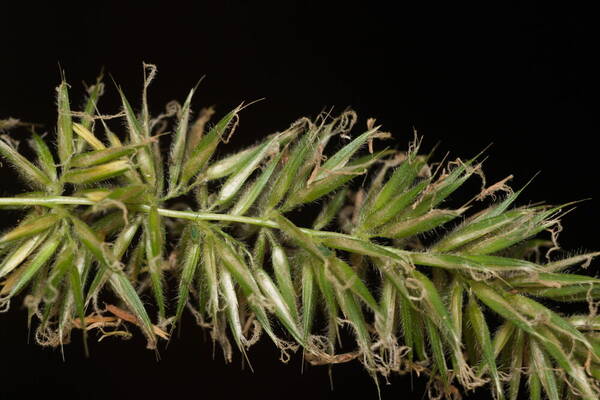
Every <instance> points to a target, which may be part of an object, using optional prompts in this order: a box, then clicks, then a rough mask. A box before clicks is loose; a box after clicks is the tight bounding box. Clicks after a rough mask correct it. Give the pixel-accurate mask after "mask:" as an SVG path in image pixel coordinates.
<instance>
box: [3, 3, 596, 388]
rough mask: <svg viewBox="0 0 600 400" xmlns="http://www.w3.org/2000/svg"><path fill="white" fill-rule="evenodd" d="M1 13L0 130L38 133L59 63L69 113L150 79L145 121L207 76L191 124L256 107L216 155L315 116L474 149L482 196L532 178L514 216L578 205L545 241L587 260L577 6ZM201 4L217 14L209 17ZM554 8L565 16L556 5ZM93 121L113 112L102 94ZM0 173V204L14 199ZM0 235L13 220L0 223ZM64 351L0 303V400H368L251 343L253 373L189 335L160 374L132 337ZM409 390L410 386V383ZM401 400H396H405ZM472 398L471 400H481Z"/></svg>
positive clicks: (338, 372)
mask: <svg viewBox="0 0 600 400" xmlns="http://www.w3.org/2000/svg"><path fill="white" fill-rule="evenodd" d="M20 3H21V6H22V7H19V8H18V9H16V8H13V6H10V7H9V6H7V5H4V4H3V5H2V6H1V7H2V8H1V9H0V21H1V23H0V118H6V117H9V116H12V117H18V118H20V119H22V120H25V121H30V122H37V123H41V124H44V126H45V127H46V129H47V130H48V131H52V129H53V128H52V126H53V124H54V123H55V110H54V87H55V86H56V85H57V84H58V82H59V79H60V75H59V63H60V66H61V67H62V68H63V69H64V70H65V72H66V76H67V79H68V81H69V82H70V83H71V85H72V87H73V94H72V99H75V102H76V101H77V100H76V99H78V98H81V97H79V96H78V95H77V94H79V95H82V94H83V89H82V87H83V86H82V85H81V82H82V81H86V82H89V83H91V82H93V80H94V79H95V76H96V75H97V73H98V72H99V70H100V68H101V67H104V68H105V71H107V72H109V73H110V74H112V76H113V77H114V79H115V80H116V81H117V82H118V83H119V84H121V85H122V86H123V87H124V88H125V90H126V93H127V94H128V96H129V97H130V98H135V96H137V95H138V94H139V93H140V90H141V80H142V68H141V64H142V61H145V62H150V63H154V64H156V65H157V66H158V68H159V74H158V79H157V80H156V81H155V82H154V83H153V85H152V87H151V90H150V98H151V100H150V103H151V108H152V111H154V112H155V113H156V112H160V111H161V110H162V106H163V105H164V104H165V103H166V102H167V101H169V100H171V99H178V100H180V101H181V100H183V99H184V97H185V96H186V94H187V91H188V90H189V89H190V88H191V87H192V86H193V85H194V84H195V83H196V82H197V80H198V79H199V78H200V77H201V76H203V75H206V79H205V80H204V81H203V82H202V84H201V86H200V89H199V91H198V92H197V93H198V94H197V97H196V98H195V101H194V109H195V110H198V109H199V108H200V107H201V106H208V105H216V107H217V110H218V112H220V113H221V114H220V115H222V113H223V112H224V111H226V110H228V109H231V108H232V107H233V106H235V105H237V104H239V103H240V102H241V101H248V100H254V99H258V98H263V97H265V98H266V100H264V101H262V102H260V103H258V104H256V105H254V106H252V107H251V108H250V109H247V110H245V111H244V112H243V114H242V119H241V126H240V129H239V130H238V132H237V133H236V135H235V137H234V139H233V140H232V143H231V146H232V148H235V147H239V146H242V145H245V144H248V143H251V142H253V141H254V140H255V139H257V138H260V137H262V136H263V135H266V134H268V133H272V132H274V131H277V130H279V129H283V128H285V127H286V126H287V125H288V124H289V123H290V122H291V121H293V120H295V119H296V118H298V117H300V116H304V115H308V116H313V117H314V116H316V115H317V114H318V113H319V112H320V111H321V110H322V109H323V108H324V107H330V106H335V109H336V110H338V111H341V110H343V109H344V108H345V107H347V106H351V107H353V108H354V109H355V110H356V111H357V112H358V113H359V116H360V117H361V122H360V124H363V126H364V123H365V121H366V119H367V118H368V117H376V118H377V120H378V122H379V123H381V124H383V126H384V128H386V129H387V130H390V131H392V132H393V134H394V138H395V139H394V140H396V141H397V143H398V144H399V145H400V147H405V146H406V143H407V142H408V140H409V139H410V138H411V137H412V128H413V127H414V128H416V129H417V130H418V132H419V133H420V134H422V135H424V136H425V141H424V143H425V144H424V146H425V148H426V149H430V148H431V147H432V146H433V145H434V144H435V143H437V142H438V141H440V142H441V145H440V149H441V150H440V151H439V152H438V155H439V156H440V157H441V155H443V154H444V153H445V152H446V151H448V152H450V155H451V156H454V157H456V156H459V157H463V158H467V157H469V156H472V155H474V154H476V153H478V152H479V151H481V150H482V149H483V148H484V147H486V146H487V145H488V144H490V143H493V146H492V147H491V148H490V149H489V150H488V151H487V154H488V156H489V157H488V159H487V161H486V162H485V170H486V173H487V176H488V179H489V181H490V182H491V181H495V180H499V179H501V178H503V177H505V176H507V175H509V174H515V178H514V180H513V184H514V186H515V187H520V186H522V185H523V184H524V183H525V182H527V181H528V180H529V179H530V178H531V177H532V176H533V175H534V174H535V173H536V172H538V171H541V174H540V175H539V176H538V177H537V178H536V179H535V181H534V182H533V184H532V185H531V186H530V187H529V188H528V189H527V191H526V192H525V194H524V195H523V197H522V199H521V202H522V203H524V202H528V201H540V200H545V201H547V202H549V203H553V204H557V203H562V202H566V201H570V200H578V199H584V198H588V197H592V200H591V201H587V202H584V203H582V204H580V205H579V206H578V207H577V210H576V211H575V212H573V213H571V214H569V215H567V216H566V217H565V218H564V220H563V222H564V225H565V230H564V232H563V233H562V236H561V244H562V245H563V246H564V247H565V248H567V249H570V250H574V251H577V250H582V249H598V248H599V247H600V246H599V245H598V243H597V242H598V240H597V233H596V231H595V229H594V228H595V226H597V221H598V217H599V214H600V211H599V210H600V207H599V203H598V200H596V199H594V198H593V197H594V196H596V194H597V193H598V181H599V180H598V173H597V171H598V168H597V162H598V155H597V153H598V151H597V147H596V146H595V145H593V144H592V143H593V139H594V137H595V136H596V135H597V133H598V119H597V116H596V114H597V111H596V110H597V107H596V106H597V103H596V102H595V101H593V100H595V99H594V98H595V97H596V93H597V85H595V83H596V82H595V75H596V74H597V71H598V70H599V69H598V64H597V63H595V62H594V61H595V57H596V53H597V50H598V46H597V40H596V39H595V38H594V37H595V34H596V33H597V32H595V27H594V25H595V21H594V20H593V13H592V12H591V10H589V9H585V8H578V6H577V5H576V3H575V2H572V3H571V2H569V4H570V5H569V6H565V5H562V6H560V7H558V6H557V7H551V6H548V5H544V6H542V5H534V4H530V3H524V2H518V3H515V4H510V3H508V2H497V3H495V4H494V3H493V2H492V3H488V2H486V4H488V5H487V6H485V7H482V6H480V5H474V4H469V5H466V4H464V5H456V4H452V5H446V6H440V5H438V4H433V3H425V2H423V3H420V4H421V5H420V6H419V7H404V6H400V7H394V8H393V7H391V6H390V5H387V4H386V3H387V2H386V3H384V2H381V3H376V2H369V3H366V2H365V3H362V4H361V3H358V4H354V3H352V4H351V3H343V4H339V5H333V4H331V3H328V4H327V5H325V4H321V3H320V2H298V3H293V2H282V4H278V5H274V4H268V5H267V4H263V3H261V4H251V3H250V2H248V3H242V4H234V3H230V2H217V1H215V2H211V3H212V4H203V3H202V2H196V4H195V5H194V6H192V5H191V3H184V2H176V1H170V2H162V3H159V4H156V5H153V4H145V3H142V4H137V5H136V4H133V2H131V4H130V3H126V2H121V3H120V4H119V3H117V4H110V2H97V3H94V2H81V3H80V4H72V5H66V4H59V2H53V3H55V4H52V5H43V6H40V5H39V4H36V3H33V2H31V3H29V4H27V3H28V2H20ZM217 3H218V4H219V5H217ZM565 7H566V8H565ZM109 88H110V89H109V90H108V94H107V96H106V98H104V99H103V100H102V102H101V108H102V109H103V110H104V112H107V113H109V112H116V111H118V105H117V97H116V93H115V90H114V89H113V88H111V87H110V85H109ZM12 176H13V175H12V173H11V171H10V169H9V168H8V167H7V166H2V167H0V179H2V184H1V185H0V196H9V195H11V194H13V193H15V192H16V191H18V190H20V189H19V187H18V186H16V184H15V183H14V181H13V178H12ZM2 218H3V219H2V220H3V221H5V222H12V221H8V220H7V219H5V217H2ZM74 339H75V340H74V343H73V344H71V345H69V346H66V347H65V349H64V353H65V359H66V361H63V360H62V357H61V353H60V351H59V350H54V349H44V348H40V347H39V346H37V345H35V344H33V343H27V327H26V318H25V313H24V312H23V310H19V307H18V306H17V305H13V308H12V309H11V310H10V312H8V313H7V314H3V315H1V316H0V398H2V399H4V398H7V399H9V398H16V396H17V395H18V396H22V395H23V394H25V393H28V394H39V395H43V396H44V397H47V396H51V395H55V394H56V395H59V396H60V397H61V398H82V399H100V398H107V396H108V398H125V397H127V396H139V397H140V398H152V399H153V398H156V399H165V398H186V399H189V398H229V397H233V396H243V398H251V399H253V398H267V399H270V398H273V399H275V398H311V399H320V398H354V397H356V396H358V395H359V394H362V395H364V396H365V397H364V398H376V396H377V394H376V391H375V389H374V386H373V384H372V383H371V381H370V379H369V378H368V376H367V375H366V373H364V371H362V370H361V368H360V367H359V366H358V365H355V364H349V365H343V366H336V367H335V368H334V369H333V382H334V387H335V390H334V391H333V392H332V391H330V389H329V377H328V371H327V369H326V368H310V369H305V371H304V373H303V374H301V372H300V362H299V357H296V358H294V359H293V361H292V362H290V363H289V364H287V365H283V364H281V363H280V362H279V361H278V357H279V354H278V352H276V351H274V350H273V349H272V346H271V345H270V344H269V343H266V341H263V343H261V344H259V345H258V346H257V347H255V348H253V349H252V350H251V352H250V357H251V360H252V361H253V366H254V373H251V372H250V371H249V370H248V369H247V368H246V369H245V370H242V368H241V363H240V359H239V357H238V358H236V359H235V361H234V363H233V364H232V365H224V363H223V362H222V357H221V355H220V353H219V352H218V351H217V352H216V356H215V359H214V360H213V358H212V348H211V345H210V342H209V340H208V339H207V338H206V337H204V335H203V333H202V331H201V330H200V329H199V328H195V327H194V326H193V324H192V321H191V320H186V322H185V326H184V329H183V330H182V332H181V336H180V338H179V339H177V340H173V341H171V344H170V345H169V348H168V349H162V350H161V352H160V354H161V360H160V361H159V362H157V361H156V358H155V354H154V353H152V352H150V351H147V350H145V349H144V343H143V340H142V339H132V340H131V341H130V342H120V341H117V340H114V339H113V340H110V339H109V340H107V341H106V342H102V343H99V344H93V345H92V346H91V351H92V357H91V358H90V359H86V358H84V356H83V352H82V348H81V347H82V346H81V345H80V342H79V341H78V337H75V338H74ZM411 381H412V383H411ZM423 387H424V382H423V381H422V380H419V379H417V378H416V377H413V378H412V379H411V378H410V377H405V378H394V379H392V385H391V386H386V385H383V386H382V397H383V398H384V399H392V398H398V397H402V398H406V397H410V396H412V397H414V398H422V391H423ZM411 391H412V392H411ZM488 395H489V394H488V393H487V392H485V391H481V392H478V393H476V394H475V395H474V396H472V397H477V396H479V397H481V398H487V397H488Z"/></svg>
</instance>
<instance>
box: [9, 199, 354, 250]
mask: <svg viewBox="0 0 600 400" xmlns="http://www.w3.org/2000/svg"><path fill="white" fill-rule="evenodd" d="M99 203H100V201H93V200H90V199H87V198H85V197H71V196H48V197H0V207H1V206H43V207H53V206H58V205H75V206H94V205H96V204H99ZM134 208H135V209H136V210H139V211H142V212H148V211H150V206H147V205H143V204H142V205H135V207H134ZM158 213H159V214H160V215H162V216H163V217H169V218H179V219H187V220H190V221H223V222H238V223H241V224H249V225H256V226H263V227H265V228H273V229H280V226H279V224H277V222H275V221H272V220H269V219H265V218H257V217H244V216H238V215H230V214H219V213H204V212H194V211H176V210H169V209H166V208H159V209H158ZM300 230H301V231H302V232H303V233H305V234H308V235H311V236H316V237H329V238H334V237H337V238H344V239H352V240H356V236H352V235H346V234H343V233H339V232H331V231H320V230H315V229H308V228H300Z"/></svg>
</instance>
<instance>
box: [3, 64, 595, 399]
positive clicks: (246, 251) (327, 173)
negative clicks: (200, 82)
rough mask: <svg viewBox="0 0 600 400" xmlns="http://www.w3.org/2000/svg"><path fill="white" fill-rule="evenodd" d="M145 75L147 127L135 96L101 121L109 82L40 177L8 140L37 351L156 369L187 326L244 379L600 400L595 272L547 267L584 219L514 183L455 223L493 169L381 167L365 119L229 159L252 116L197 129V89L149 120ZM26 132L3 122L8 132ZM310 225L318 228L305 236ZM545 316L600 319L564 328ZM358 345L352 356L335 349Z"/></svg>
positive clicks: (340, 120)
mask: <svg viewBox="0 0 600 400" xmlns="http://www.w3.org/2000/svg"><path fill="white" fill-rule="evenodd" d="M144 71H145V73H147V76H145V82H144V90H143V98H142V102H141V109H140V110H139V112H135V108H134V106H133V105H132V104H131V103H130V102H129V101H128V100H127V98H126V97H125V95H124V93H123V92H122V90H121V89H120V88H118V91H119V94H120V97H121V102H122V113H121V115H120V116H121V117H122V119H123V124H122V125H121V126H120V127H119V130H118V131H117V132H113V131H112V130H111V128H109V123H110V124H111V125H112V124H113V121H109V119H114V116H103V115H100V114H99V113H98V107H97V104H98V101H99V99H100V97H101V95H102V93H103V90H104V84H103V83H102V81H101V80H100V79H99V80H98V81H97V82H96V84H95V85H93V86H91V87H90V88H89V89H88V96H87V99H86V101H85V103H84V106H83V109H82V110H74V109H73V103H72V101H71V100H70V98H69V86H68V85H67V83H66V82H65V81H63V82H61V84H60V85H59V86H58V88H57V106H58V119H57V127H56V135H57V136H56V139H55V140H48V139H47V138H43V137H41V136H39V135H38V134H36V133H35V132H33V131H34V129H31V130H32V132H31V136H30V137H31V139H30V141H29V144H30V145H31V147H32V150H33V155H34V157H33V158H31V159H30V158H27V157H24V156H23V155H21V153H20V152H19V151H18V149H17V144H16V142H15V141H14V139H12V138H11V136H9V134H8V133H5V134H4V135H2V137H1V139H0V155H1V156H2V157H3V158H4V160H6V161H8V163H9V164H11V165H12V166H13V167H14V170H15V172H16V173H17V174H18V175H19V176H20V177H22V178H23V179H24V180H25V182H26V183H27V185H28V186H29V187H30V188H31V191H30V192H26V193H20V194H18V195H15V196H14V197H7V198H0V208H12V209H18V210H22V213H23V218H22V220H21V221H20V222H19V224H18V225H17V226H16V227H14V228H12V229H9V230H7V231H6V232H4V233H3V234H2V235H1V236H0V278H2V279H3V281H2V282H1V283H0V285H1V286H0V287H1V289H0V307H2V308H3V309H5V310H6V309H8V307H9V305H10V302H11V301H13V300H14V299H15V298H16V297H17V296H18V295H20V294H21V293H22V292H24V291H25V290H28V294H27V295H26V296H25V297H24V299H25V305H26V307H27V309H28V313H29V318H30V320H33V319H35V320H36V321H37V323H36V325H35V338H36V340H37V342H38V343H39V344H42V345H49V346H61V345H63V344H65V343H67V342H68V341H69V338H70V334H71V331H72V330H73V329H79V330H82V331H83V332H84V341H85V340H88V339H87V335H88V334H89V333H90V332H97V333H98V334H99V335H101V336H100V338H101V339H102V338H104V337H106V336H115V335H116V336H119V335H121V336H129V335H131V332H130V331H137V330H139V331H141V333H142V334H143V335H144V336H145V337H146V339H147V343H148V347H149V348H152V349H155V348H156V347H157V345H158V344H159V342H160V341H168V340H170V333H171V332H172V331H173V329H175V327H176V326H177V324H178V323H179V322H180V319H181V317H182V315H183V313H184V312H190V313H191V314H192V315H193V316H194V318H195V320H196V321H197V323H198V324H199V325H201V326H202V327H205V328H206V329H208V330H209V331H210V335H211V338H212V340H213V341H214V342H215V343H218V344H219V345H220V346H221V348H222V350H223V354H224V357H225V359H226V360H227V361H230V360H231V359H232V356H233V351H234V349H237V350H239V351H240V352H241V353H242V354H243V355H244V356H245V357H247V355H246V351H247V350H248V348H249V347H250V346H252V345H253V344H254V343H256V341H257V340H258V338H259V337H260V336H261V334H263V335H266V336H267V337H268V339H269V340H271V341H272V342H273V343H274V345H275V346H277V347H278V348H279V349H280V350H281V352H282V358H283V359H284V360H286V359H287V358H288V357H290V356H291V354H292V353H293V352H296V351H301V353H302V356H303V358H304V360H305V361H306V362H307V363H310V364H313V365H323V364H336V363H340V362H348V361H352V360H356V361H358V362H361V363H362V364H363V365H364V367H365V369H366V371H367V372H368V373H369V374H370V375H371V376H372V377H373V379H374V380H375V381H376V382H378V381H379V380H380V379H382V378H384V379H387V378H388V377H389V376H391V375H393V374H405V373H412V372H416V373H418V374H426V375H428V376H429V378H430V381H429V388H430V393H429V394H430V396H436V395H442V396H446V397H458V396H459V393H460V392H467V391H470V390H474V389H475V388H477V387H480V386H484V385H489V387H490V389H491V390H492V392H493V394H494V396H495V397H497V398H510V399H516V398H517V396H518V394H519V391H520V389H521V388H522V387H524V385H523V384H522V382H526V386H528V388H529V394H530V396H531V398H533V399H535V398H540V396H542V393H545V395H546V396H547V397H548V398H550V399H553V400H554V399H556V400H558V399H562V398H585V399H596V398H597V396H598V393H599V380H600V317H599V316H597V315H596V309H597V304H598V303H596V302H597V300H598V298H600V280H598V279H596V278H593V277H590V276H588V275H578V274H574V273H570V272H569V273H567V272H566V270H567V269H569V268H571V267H573V266H576V265H578V264H584V266H587V265H588V264H589V262H590V260H591V259H592V258H593V257H594V256H596V255H597V253H588V254H581V255H576V256H571V257H567V258H557V257H556V256H555V255H554V256H553V255H552V254H551V253H553V254H557V253H556V250H557V248H556V240H555V236H556V235H555V233H556V231H557V229H558V226H559V220H560V217H561V215H562V214H564V212H565V211H566V210H567V209H568V208H569V207H570V206H571V204H565V205H561V206H557V207H552V206H547V205H543V204H541V205H540V204H536V205H531V206H515V202H516V200H517V198H518V197H519V195H520V194H521V192H522V190H523V189H521V190H518V191H513V190H512V189H511V188H510V187H509V186H508V185H507V183H506V182H507V181H508V179H505V180H503V181H501V182H498V183H496V184H493V185H490V186H486V185H485V184H484V187H483V188H482V191H481V193H480V194H478V195H477V196H475V197H474V198H473V199H472V200H470V201H468V202H467V203H465V204H462V205H460V206H457V207H448V205H447V204H448V202H445V200H446V199H448V198H449V197H450V196H451V195H452V194H453V193H454V192H455V191H457V190H458V189H460V188H461V187H462V186H463V184H464V183H465V182H466V181H467V180H469V179H471V178H472V177H473V176H474V175H478V176H482V172H481V156H480V155H478V156H475V157H473V158H472V159H469V160H466V161H462V160H460V159H456V160H454V161H449V162H445V163H442V164H432V162H431V157H432V154H421V153H420V147H421V141H420V139H419V138H418V137H415V139H414V140H413V141H412V142H411V143H410V145H409V147H408V149H407V150H406V151H398V150H394V149H391V148H384V149H379V146H377V144H378V143H376V144H375V145H374V142H379V141H381V140H383V139H389V138H390V135H389V134H388V133H386V132H384V131H382V130H381V129H380V127H379V126H376V124H375V121H374V120H372V119H370V120H368V122H367V124H366V125H367V126H366V129H365V130H364V132H362V133H360V134H359V135H355V136H351V131H352V128H353V127H354V126H355V124H356V122H357V118H356V114H355V113H354V112H352V111H345V112H343V113H342V114H341V115H339V116H337V117H333V116H331V115H329V114H322V115H319V117H317V118H316V119H314V120H311V119H308V118H302V119H300V120H298V121H296V122H294V123H293V124H292V125H291V126H290V127H289V128H287V129H285V130H284V131H282V132H277V133H275V134H272V135H270V136H267V137H266V138H264V139H263V140H262V141H260V142H258V143H256V144H254V145H252V146H250V147H248V148H246V149H244V150H242V151H239V152H237V153H234V154H231V155H228V156H225V157H222V158H219V159H217V158H216V157H215V153H216V151H217V148H218V147H219V145H220V144H221V142H227V141H228V139H229V137H230V136H231V135H232V134H233V133H234V131H235V129H236V127H237V123H238V119H239V116H240V113H241V111H242V110H243V109H244V105H243V104H242V105H240V106H238V107H236V108H234V109H233V110H231V111H229V112H228V113H226V114H225V115H224V116H223V117H222V118H221V119H220V120H219V121H217V122H215V123H214V124H209V123H208V120H209V119H210V117H211V115H212V114H213V112H214V111H213V110H212V109H205V110H203V111H202V112H201V113H199V115H198V117H197V118H196V119H195V120H193V119H192V99H193V96H194V92H195V89H192V90H191V91H190V93H189V95H188V96H187V98H186V99H185V101H184V103H183V104H182V105H178V104H171V107H170V108H169V110H170V111H169V112H167V113H166V114H163V115H160V116H158V117H152V116H151V115H150V113H149V109H148V101H147V98H146V93H147V89H148V86H149V84H150V81H151V80H152V78H153V77H154V75H155V72H156V70H155V67H154V66H150V65H145V67H144ZM173 121H174V123H172V122H173ZM23 126H25V127H26V126H27V125H26V124H21V123H19V121H17V120H14V119H8V120H3V121H0V129H2V130H4V131H5V132H8V130H9V129H16V128H19V129H24V128H23ZM123 127H125V128H124V129H123ZM167 128H169V129H171V131H169V132H167V131H166V130H167ZM113 129H116V128H114V127H113ZM121 130H125V131H126V134H124V135H121V134H120V133H121V132H120V131H121ZM165 141H166V142H168V143H170V150H169V151H168V154H163V153H167V152H164V147H161V142H165ZM340 141H341V142H342V145H341V146H340V145H339V143H340ZM365 177H366V178H367V179H365ZM356 182H359V183H360V182H363V184H362V185H357V184H356ZM498 193H503V194H504V195H503V197H502V198H501V199H500V200H498V201H496V197H495V196H496V195H498ZM490 199H493V200H492V201H490ZM308 205H313V206H315V205H316V207H318V213H317V216H316V217H315V218H314V220H313V221H307V220H306V218H294V217H293V216H294V215H296V216H297V215H298V212H297V211H298V210H300V209H302V208H303V207H305V206H308ZM299 219H302V223H299V222H298V221H297V220H299ZM295 220H296V221H295ZM543 231H551V232H553V234H552V235H551V238H550V239H552V240H543V239H541V238H540V237H539V234H540V233H542V232H543ZM544 252H546V253H547V257H545V258H544V257H541V256H540V254H543V253H544ZM541 260H543V261H541ZM167 278H168V279H167ZM173 282H176V284H175V285H174V286H173V285H172V283H173ZM146 294H150V295H151V298H152V299H153V301H152V302H151V303H148V302H147V303H146V304H145V303H144V302H143V301H142V300H141V298H142V296H144V297H145V298H150V296H146ZM546 300H551V301H552V302H553V303H556V302H581V303H583V304H585V303H587V304H588V305H589V310H590V311H589V313H588V314H577V315H565V314H562V313H559V312H557V311H553V309H552V308H549V307H547V306H546V305H545V304H548V302H547V301H546ZM498 321H500V323H499V324H498ZM342 327H347V328H349V329H350V331H351V332H352V336H351V337H352V338H353V343H352V346H349V345H348V343H344V346H343V347H342V346H341V345H340V341H341V339H342V337H344V338H345V339H347V338H346V337H345V336H344V335H343V334H341V333H340V330H341V328H342Z"/></svg>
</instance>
